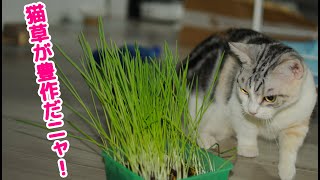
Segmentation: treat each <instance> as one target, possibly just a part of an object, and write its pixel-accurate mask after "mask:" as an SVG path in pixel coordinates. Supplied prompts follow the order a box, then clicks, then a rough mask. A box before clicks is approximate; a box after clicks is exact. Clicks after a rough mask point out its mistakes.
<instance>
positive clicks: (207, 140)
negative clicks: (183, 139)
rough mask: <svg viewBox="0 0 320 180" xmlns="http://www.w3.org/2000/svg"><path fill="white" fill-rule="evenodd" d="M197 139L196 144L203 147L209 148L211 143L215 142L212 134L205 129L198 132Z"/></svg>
mask: <svg viewBox="0 0 320 180" xmlns="http://www.w3.org/2000/svg"><path fill="white" fill-rule="evenodd" d="M197 141H198V142H197V143H198V145H199V146H200V147H201V148H204V149H209V148H210V147H211V146H212V145H214V144H215V143H217V140H216V138H215V137H214V135H213V134H211V133H210V131H206V130H205V131H202V132H200V133H199V138H198V140H197Z"/></svg>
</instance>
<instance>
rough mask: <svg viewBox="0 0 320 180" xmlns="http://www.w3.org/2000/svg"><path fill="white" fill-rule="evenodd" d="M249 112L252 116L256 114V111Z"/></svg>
mask: <svg viewBox="0 0 320 180" xmlns="http://www.w3.org/2000/svg"><path fill="white" fill-rule="evenodd" d="M249 114H251V115H252V116H254V115H256V114H257V112H254V111H249Z"/></svg>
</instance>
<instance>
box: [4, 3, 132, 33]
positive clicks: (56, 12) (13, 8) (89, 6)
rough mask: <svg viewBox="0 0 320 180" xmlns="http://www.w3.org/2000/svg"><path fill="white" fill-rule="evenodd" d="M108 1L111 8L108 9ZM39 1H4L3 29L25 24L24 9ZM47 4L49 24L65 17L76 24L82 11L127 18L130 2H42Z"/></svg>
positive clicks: (80, 18)
mask: <svg viewBox="0 0 320 180" xmlns="http://www.w3.org/2000/svg"><path fill="white" fill-rule="evenodd" d="M108 1H110V2H111V3H110V6H111V7H107V5H108V3H107V2H108ZM32 2H38V0H33V1H32V0H2V29H3V25H4V24H5V23H7V22H20V23H24V22H25V20H24V14H23V7H24V5H26V4H29V3H32ZM41 2H43V3H44V4H46V10H47V15H48V22H49V24H56V23H58V22H59V21H60V20H61V18H62V17H63V16H66V15H68V17H70V19H71V20H72V21H74V22H81V21H82V18H83V13H82V12H81V9H86V10H90V11H93V12H95V13H100V14H101V12H102V11H105V12H106V11H107V10H110V12H109V13H112V16H113V17H119V18H125V17H126V14H127V12H126V11H127V4H128V3H127V2H128V0H42V1H41Z"/></svg>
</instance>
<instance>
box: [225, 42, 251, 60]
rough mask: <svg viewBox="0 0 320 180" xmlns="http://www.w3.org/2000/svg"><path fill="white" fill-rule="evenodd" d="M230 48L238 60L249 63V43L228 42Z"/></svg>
mask: <svg viewBox="0 0 320 180" xmlns="http://www.w3.org/2000/svg"><path fill="white" fill-rule="evenodd" d="M228 44H229V47H230V50H231V51H232V52H233V53H234V54H235V55H237V56H238V57H239V60H240V61H241V63H242V64H244V65H251V64H252V59H251V58H250V45H248V44H244V43H238V42H229V43H228Z"/></svg>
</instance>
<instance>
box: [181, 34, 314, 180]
mask: <svg viewBox="0 0 320 180" xmlns="http://www.w3.org/2000/svg"><path fill="white" fill-rule="evenodd" d="M223 52H224V56H223V61H222V65H221V68H220V70H219V77H218V80H217V82H216V83H215V86H214V89H213V93H212V97H213V98H214V102H213V104H212V105H210V107H209V108H208V110H207V112H206V113H205V115H204V116H203V118H202V120H201V122H200V127H199V139H198V143H199V145H200V146H202V147H204V148H209V147H210V146H211V145H213V144H214V143H216V142H217V141H220V140H222V139H224V138H227V137H229V136H231V135H232V134H235V135H236V137H237V140H238V154H239V155H243V156H246V157H255V156H257V155H258V147H257V136H263V137H265V138H268V139H275V138H277V139H278V140H279V143H280V153H279V154H280V159H279V166H278V167H279V176H280V177H281V179H282V180H284V179H286V180H287V179H288V180H289V179H293V177H294V175H295V161H296V156H297V152H298V149H299V148H300V146H301V145H302V143H303V140H304V138H305V136H306V133H307V132H308V124H309V119H310V116H311V113H312V111H313V108H314V106H315V103H316V96H317V94H316V90H315V84H314V81H313V76H312V74H311V72H310V71H309V69H308V68H307V66H306V65H305V64H304V62H303V59H302V58H301V56H300V55H299V54H298V53H297V52H296V51H294V50H293V49H292V48H290V47H288V46H286V45H284V44H282V43H281V42H279V41H276V40H273V39H272V38H270V37H268V36H266V35H264V34H261V33H259V32H256V31H253V30H250V29H229V30H227V31H224V32H221V33H217V34H214V35H212V36H210V37H208V38H207V39H205V40H204V41H203V42H201V43H200V44H199V45H198V46H196V47H195V48H194V50H192V52H191V53H190V54H189V57H188V58H186V59H185V60H183V61H182V63H181V64H179V66H178V69H179V68H181V67H185V65H186V64H187V61H188V75H187V78H188V80H189V82H192V81H193V87H192V88H191V97H190V103H189V108H190V112H191V115H192V116H195V115H196V112H197V111H198V110H197V109H196V107H200V105H196V102H201V98H202V97H203V94H204V93H205V92H206V91H207V90H208V87H209V86H210V84H211V83H212V81H213V74H214V73H215V72H216V71H217V67H218V62H219V58H220V57H221V55H222V54H223ZM196 81H198V90H199V91H198V92H199V98H200V101H198V100H196V97H195V96H196V95H195V92H196V91H195V87H196V86H195V84H196V83H194V82H196Z"/></svg>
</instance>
